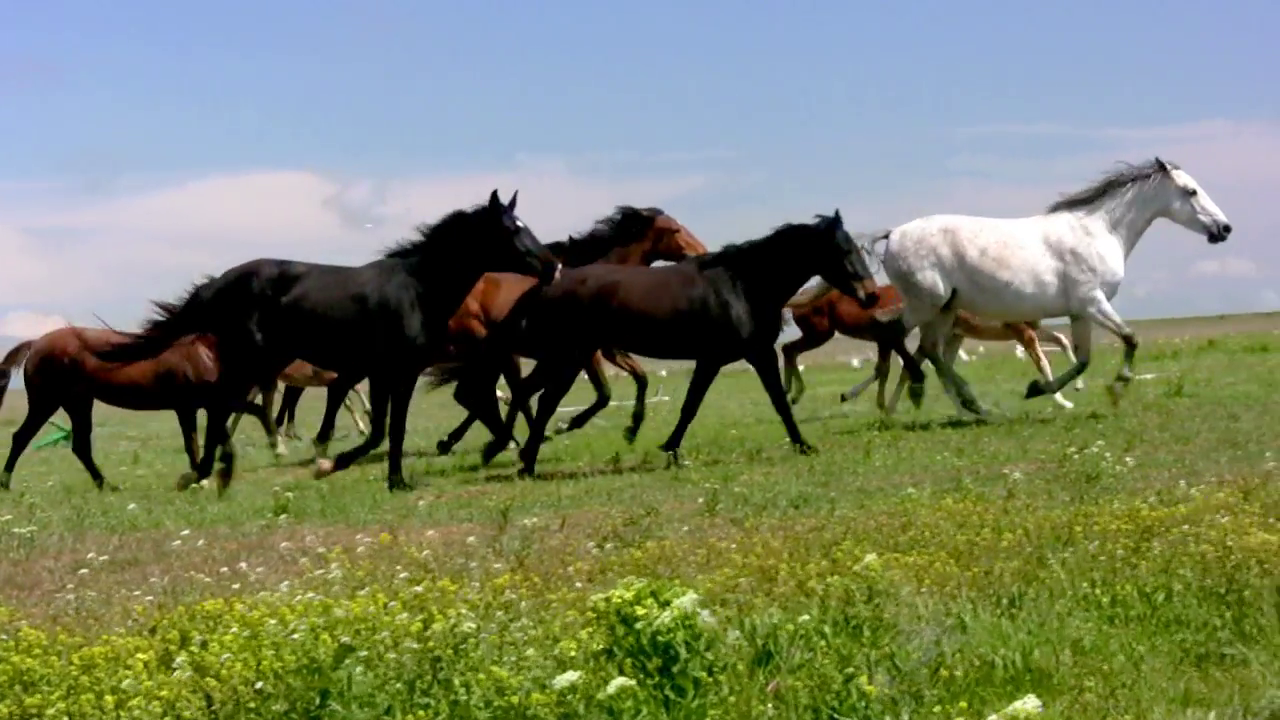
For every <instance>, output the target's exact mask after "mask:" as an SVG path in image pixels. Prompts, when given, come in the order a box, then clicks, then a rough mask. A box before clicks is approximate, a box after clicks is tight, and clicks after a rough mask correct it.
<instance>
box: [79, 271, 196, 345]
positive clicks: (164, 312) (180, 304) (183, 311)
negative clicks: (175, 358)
mask: <svg viewBox="0 0 1280 720" xmlns="http://www.w3.org/2000/svg"><path fill="white" fill-rule="evenodd" d="M214 282H215V280H214V279H207V280H205V281H204V282H200V283H197V284H195V285H193V286H192V287H191V289H190V290H189V291H187V294H186V296H185V297H184V298H182V299H181V300H179V301H177V302H167V301H159V300H157V301H153V302H152V305H154V306H155V313H156V314H155V317H153V318H151V319H150V320H148V321H147V322H146V323H144V324H143V326H142V330H141V331H140V332H136V333H122V334H124V335H127V336H129V339H128V340H125V341H124V342H121V343H118V344H116V345H113V346H111V347H108V348H105V349H103V350H97V351H91V352H92V354H93V355H94V357H96V358H98V359H99V360H101V361H103V362H110V363H131V362H139V361H142V360H150V359H151V358H154V357H157V356H158V355H160V354H161V353H163V352H164V351H166V350H168V349H169V348H170V347H172V346H173V344H174V343H175V342H177V341H178V340H180V339H181V338H183V337H185V336H187V335H195V334H201V333H212V332H214V331H215V330H216V325H217V324H218V321H219V318H218V315H217V313H214V312H212V308H211V307H210V303H209V299H210V296H212V295H213V290H214Z"/></svg>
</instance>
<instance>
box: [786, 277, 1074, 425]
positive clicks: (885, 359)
mask: <svg viewBox="0 0 1280 720" xmlns="http://www.w3.org/2000/svg"><path fill="white" fill-rule="evenodd" d="M879 292H880V302H879V303H878V304H877V305H876V307H875V308H873V309H871V310H864V309H863V308H862V307H861V306H859V305H858V304H857V302H855V301H854V300H853V298H851V297H849V296H848V295H845V294H844V293H841V292H839V291H837V290H836V289H835V288H832V287H831V286H830V285H827V284H826V283H819V284H818V285H815V286H814V287H813V288H812V289H811V290H808V291H805V292H802V293H800V294H798V295H797V296H796V298H795V299H794V300H792V301H791V302H790V303H787V309H788V310H790V311H791V317H792V321H793V322H794V323H795V325H796V327H797V328H798V329H799V330H800V333H801V335H800V337H798V338H796V339H795V340H792V341H791V342H788V343H786V344H785V345H783V346H782V364H783V368H784V374H785V377H786V385H787V393H788V394H789V395H790V397H791V404H792V405H795V404H797V403H799V402H800V398H801V397H802V396H803V395H804V390H805V386H804V378H803V377H802V376H801V375H800V369H799V367H798V366H797V364H796V360H797V358H799V356H800V355H801V354H803V353H806V352H808V351H810V350H816V349H818V348H820V347H822V346H823V345H825V344H826V343H828V342H830V340H831V339H832V338H833V337H835V335H836V333H840V334H841V335H844V336H846V337H851V338H853V339H855V340H864V341H866V342H872V343H875V344H876V351H877V360H876V367H875V372H874V373H873V374H872V376H871V377H869V378H867V379H866V380H863V381H862V382H860V383H858V384H856V385H854V386H853V387H851V388H850V389H849V390H847V391H845V392H843V393H840V402H847V401H849V400H854V399H856V398H857V397H858V396H859V395H861V394H862V393H863V392H865V391H866V389H867V388H868V387H870V386H871V383H873V382H876V381H877V380H879V388H878V391H877V393H876V407H878V408H880V411H881V412H883V413H885V414H886V415H892V414H893V410H894V407H896V405H897V401H898V398H899V397H900V396H901V393H902V385H903V383H905V382H907V376H906V374H905V373H904V374H903V375H902V377H901V379H900V380H899V383H898V388H897V390H895V391H894V395H893V399H892V401H890V402H888V403H887V404H886V401H885V389H886V386H887V385H888V383H889V370H890V368H889V358H890V356H891V354H892V353H893V352H895V351H896V352H898V354H899V356H900V357H901V356H905V355H906V354H907V351H906V336H907V329H906V326H905V325H904V324H903V322H902V319H901V318H900V317H897V315H898V314H899V313H900V311H901V305H902V296H901V295H900V294H898V290H897V288H895V287H894V286H892V285H881V286H880V287H879ZM953 333H954V335H955V336H957V337H959V338H966V337H968V338H973V339H975V340H988V341H993V342H999V341H1006V340H1016V341H1018V343H1019V344H1021V345H1022V347H1024V348H1025V349H1026V350H1027V353H1028V354H1029V355H1030V356H1031V358H1032V360H1033V361H1034V362H1035V363H1036V367H1037V368H1039V370H1040V374H1041V375H1043V376H1044V377H1045V379H1046V380H1052V379H1053V369H1052V368H1051V367H1050V366H1049V360H1048V358H1046V357H1045V356H1044V352H1043V350H1042V349H1041V347H1040V340H1041V339H1043V340H1045V341H1046V342H1051V343H1053V344H1055V345H1057V346H1058V347H1059V348H1061V349H1062V351H1063V352H1064V353H1065V354H1066V355H1067V357H1068V358H1069V359H1070V360H1071V362H1072V363H1074V362H1075V361H1076V357H1075V353H1074V352H1072V350H1071V343H1070V342H1068V340H1067V339H1066V338H1065V337H1063V336H1062V335H1061V334H1060V333H1057V332H1053V331H1052V330H1047V329H1044V328H1041V327H1040V324H1039V323H1038V322H1031V323H1015V322H1009V323H1002V324H999V325H997V324H990V323H983V322H979V321H978V320H977V319H976V318H974V317H973V316H972V315H970V314H968V313H963V312H961V313H957V314H956V325H955V329H954V331H953ZM954 349H955V351H956V352H958V351H959V349H960V346H959V344H956V345H955V348H954ZM793 387H794V389H793ZM1083 387H1084V380H1083V379H1080V378H1077V379H1076V389H1077V390H1080V389H1082V388H1083ZM1053 399H1054V400H1056V401H1057V402H1058V404H1060V405H1062V406H1063V407H1065V408H1071V407H1074V406H1073V405H1072V404H1071V402H1070V401H1069V400H1067V399H1066V398H1064V397H1062V394H1061V393H1055V394H1054V396H1053Z"/></svg>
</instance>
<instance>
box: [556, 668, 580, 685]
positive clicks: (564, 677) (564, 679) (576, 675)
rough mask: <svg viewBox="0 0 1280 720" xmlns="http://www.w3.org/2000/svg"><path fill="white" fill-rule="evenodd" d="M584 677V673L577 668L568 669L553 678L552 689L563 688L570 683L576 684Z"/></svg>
mask: <svg viewBox="0 0 1280 720" xmlns="http://www.w3.org/2000/svg"><path fill="white" fill-rule="evenodd" d="M581 679H582V673H581V672H579V671H577V670H567V671H565V672H562V673H560V674H559V675H557V676H555V677H554V678H553V679H552V680H551V689H552V690H563V689H565V688H567V687H569V686H570V685H574V684H576V683H577V682H578V681H579V680H581Z"/></svg>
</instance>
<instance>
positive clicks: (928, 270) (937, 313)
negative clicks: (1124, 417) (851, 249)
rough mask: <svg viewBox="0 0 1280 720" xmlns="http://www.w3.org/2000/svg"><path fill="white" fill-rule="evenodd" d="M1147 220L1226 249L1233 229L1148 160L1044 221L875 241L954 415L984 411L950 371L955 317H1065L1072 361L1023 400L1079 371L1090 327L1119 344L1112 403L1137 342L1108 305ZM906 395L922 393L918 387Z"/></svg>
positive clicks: (1187, 182) (1064, 203)
mask: <svg viewBox="0 0 1280 720" xmlns="http://www.w3.org/2000/svg"><path fill="white" fill-rule="evenodd" d="M1157 218H1166V219H1168V220H1171V221H1173V222H1175V223H1177V224H1179V225H1181V226H1183V227H1185V228H1187V229H1188V230H1191V231H1192V232H1195V233H1198V234H1201V235H1204V236H1205V237H1207V238H1208V240H1209V243H1210V244H1214V245H1216V244H1218V243H1221V242H1225V241H1226V239H1227V236H1228V235H1230V234H1231V223H1230V222H1229V221H1228V220H1227V217H1226V215H1224V214H1223V212H1222V210H1220V209H1219V208H1218V206H1217V205H1216V204H1215V203H1214V202H1213V200H1212V199H1211V198H1210V197H1209V194H1208V193H1207V192H1205V191H1204V189H1202V188H1201V187H1200V185H1199V184H1198V183H1197V182H1196V181H1195V179H1194V178H1192V177H1191V176H1190V175H1189V174H1187V172H1186V171H1184V170H1182V169H1181V168H1179V167H1178V166H1177V165H1175V164H1174V163H1171V162H1166V161H1164V160H1161V159H1160V158H1158V157H1157V158H1154V159H1152V160H1150V161H1147V162H1144V163H1141V164H1139V165H1129V164H1127V163H1121V166H1120V167H1119V168H1118V169H1117V170H1115V171H1113V172H1111V173H1108V174H1107V175H1105V176H1103V177H1102V178H1101V179H1100V180H1098V181H1097V182H1095V183H1094V184H1093V185H1090V186H1089V187H1087V188H1085V189H1083V190H1080V191H1079V192H1076V193H1072V194H1070V195H1067V196H1065V197H1063V198H1062V199H1060V200H1058V201H1057V202H1055V203H1054V204H1052V205H1050V206H1049V209H1048V210H1047V211H1046V212H1045V213H1044V214H1043V215H1034V216H1031V217H1022V218H988V217H974V216H968V215H931V216H928V217H923V218H918V219H916V220H912V221H911V222H909V223H906V224H905V225H899V226H898V227H896V228H893V229H891V230H884V231H881V232H879V233H876V234H875V241H876V242H878V241H880V240H887V241H888V242H887V243H886V244H885V251H884V270H885V273H886V274H887V275H888V276H889V280H890V282H892V283H893V284H894V285H895V286H896V287H897V288H898V291H899V292H900V293H902V297H903V319H904V321H905V322H906V324H907V327H908V328H919V329H920V345H919V347H918V348H917V350H916V357H917V359H920V358H921V357H923V358H925V359H928V360H929V362H930V364H932V365H933V366H934V369H935V370H936V371H937V373H938V379H939V380H940V381H941V382H942V386H943V388H944V389H945V390H946V392H947V396H948V397H950V398H951V401H952V402H953V403H954V404H955V406H956V408H957V409H958V410H959V411H960V412H961V414H964V413H965V412H969V413H973V414H976V415H985V414H986V410H985V408H983V407H982V405H981V404H979V403H978V400H977V398H975V397H974V395H973V392H972V391H971V390H970V389H969V385H968V383H967V382H965V380H964V379H963V378H961V377H960V375H959V374H957V373H956V371H955V368H954V366H953V363H954V350H952V349H951V348H949V347H948V346H949V345H951V344H952V343H955V342H957V341H958V340H960V339H961V337H960V336H956V335H953V334H952V327H953V325H954V323H955V314H956V311H957V310H964V311H966V312H969V313H971V314H973V315H976V316H978V317H981V318H984V319H990V320H996V321H1001V322H1027V321H1032V320H1042V319H1044V318H1053V317H1067V318H1070V320H1071V339H1072V341H1073V343H1074V344H1075V347H1076V355H1077V360H1076V362H1075V364H1074V365H1073V366H1072V367H1071V368H1069V369H1068V370H1066V371H1065V372H1063V373H1062V375H1059V376H1058V377H1056V378H1054V379H1053V380H1052V381H1045V380H1040V379H1036V380H1032V381H1031V384H1030V385H1028V386H1027V393H1026V397H1027V398H1034V397H1039V396H1041V395H1053V394H1055V393H1057V392H1058V391H1060V390H1062V389H1063V388H1064V387H1066V386H1067V385H1068V384H1069V383H1070V382H1071V381H1072V380H1074V379H1076V378H1078V377H1079V376H1080V375H1081V374H1082V373H1084V371H1085V369H1086V368H1088V367H1089V358H1090V355H1091V351H1090V347H1091V337H1090V330H1091V327H1092V326H1091V323H1097V324H1098V325H1101V326H1102V327H1103V328H1104V329H1105V330H1107V331H1108V332H1110V333H1111V334H1113V335H1115V336H1116V337H1118V338H1119V339H1120V340H1121V341H1122V342H1123V343H1124V363H1123V365H1122V366H1121V368H1120V370H1119V372H1117V373H1116V377H1115V380H1114V381H1113V382H1112V383H1111V385H1110V386H1108V388H1107V390H1108V392H1109V393H1110V395H1111V400H1112V402H1117V401H1118V400H1119V398H1120V394H1121V392H1122V391H1123V390H1124V388H1125V387H1127V386H1128V384H1129V383H1130V382H1131V381H1132V380H1133V357H1134V353H1135V352H1136V351H1137V349H1138V340H1137V337H1136V336H1135V335H1134V332H1133V330H1131V329H1130V328H1129V326H1127V325H1126V324H1125V322H1124V320H1122V319H1121V318H1120V315H1119V314H1117V313H1116V311H1115V308H1113V307H1111V300H1112V298H1114V297H1115V295H1116V292H1117V291H1118V290H1119V289H1120V283H1121V281H1122V280H1124V269H1125V261H1126V260H1127V259H1128V258H1129V255H1130V253H1132V252H1133V249H1134V247H1135V246H1136V245H1137V244H1138V240H1140V239H1141V238H1142V235H1143V233H1145V232H1146V231H1147V228H1149V227H1151V223H1153V222H1155V220H1156V219H1157ZM911 392H912V393H913V394H914V393H917V392H918V393H921V394H923V387H920V388H917V387H915V386H913V387H912V388H911Z"/></svg>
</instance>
